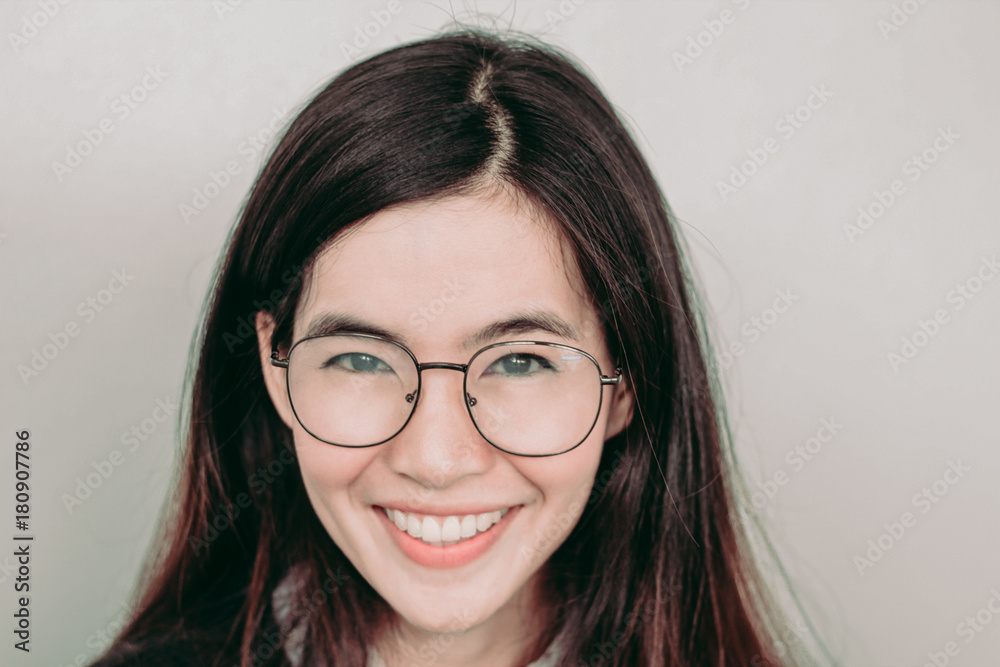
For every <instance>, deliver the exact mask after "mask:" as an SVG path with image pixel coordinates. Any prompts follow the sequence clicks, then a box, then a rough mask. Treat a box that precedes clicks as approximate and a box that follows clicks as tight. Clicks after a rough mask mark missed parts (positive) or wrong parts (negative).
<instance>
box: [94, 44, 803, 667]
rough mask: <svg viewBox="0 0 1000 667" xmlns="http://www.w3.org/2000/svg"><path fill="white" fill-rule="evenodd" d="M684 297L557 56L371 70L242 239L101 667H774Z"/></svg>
mask: <svg viewBox="0 0 1000 667" xmlns="http://www.w3.org/2000/svg"><path fill="white" fill-rule="evenodd" d="M692 300H693V290H692V287H691V285H690V281H689V278H688V275H687V272H686V269H685V266H684V263H683V261H682V256H681V254H680V249H679V247H678V241H677V239H676V237H675V232H674V230H673V228H672V224H671V217H670V215H669V212H668V208H667V205H666V203H665V201H664V199H663V197H662V195H661V193H660V191H659V189H658V187H657V185H656V183H655V181H654V179H653V177H652V175H651V174H650V170H649V168H648V167H647V165H646V163H645V162H644V160H643V158H642V156H641V155H640V153H639V151H638V149H637V148H636V146H635V144H634V143H633V141H632V140H631V138H630V137H629V135H628V133H627V132H626V130H625V129H624V128H623V126H622V124H621V123H620V122H619V120H618V119H617V117H616V115H615V113H614V111H613V110H612V107H611V105H610V104H609V102H608V101H607V100H606V99H605V97H604V96H603V95H602V94H601V93H600V92H599V90H598V89H597V88H596V87H595V86H594V84H593V83H592V82H591V81H590V80H589V79H588V78H587V77H586V76H585V75H584V74H583V73H581V71H580V70H579V69H577V67H575V66H574V65H572V64H571V62H570V61H569V60H568V59H567V58H566V57H565V56H562V55H560V54H558V53H557V52H555V51H554V50H553V49H551V48H549V47H545V46H543V45H538V44H533V43H531V42H530V41H528V40H521V41H515V40H513V39H503V40H501V39H499V38H497V37H495V36H491V35H488V34H485V33H482V32H478V31H460V32H454V33H449V34H446V35H442V36H440V37H437V38H434V39H429V40H426V41H422V42H419V43H414V44H409V45H404V46H401V47H398V48H395V49H392V50H390V51H387V52H384V53H381V54H379V55H376V56H374V57H372V58H370V59H369V60H367V61H364V62H361V63H359V64H356V65H354V66H353V67H351V68H350V69H348V70H347V71H345V72H344V73H342V74H341V75H339V76H338V77H337V78H336V79H334V80H333V81H332V82H331V83H330V84H329V85H328V86H327V87H326V88H325V89H324V90H323V91H322V92H320V93H319V94H318V95H317V96H316V97H315V98H314V99H313V100H312V101H311V102H310V103H309V104H308V105H307V106H306V107H305V108H304V109H303V110H302V111H301V113H299V115H298V116H297V118H296V119H295V120H294V121H293V122H292V123H291V125H290V126H289V128H288V129H287V132H286V133H285V135H284V136H283V137H282V138H281V140H280V141H279V143H278V145H277V147H276V148H275V150H274V153H273V155H272V156H271V157H270V159H269V161H268V163H267V164H266V166H265V167H264V169H263V171H262V173H261V174H260V176H259V178H258V180H257V183H256V184H255V186H254V188H253V191H252V193H251V196H250V198H249V200H248V202H247V204H246V206H245V209H244V211H243V213H242V217H241V219H240V221H239V223H238V225H237V226H236V228H235V229H234V231H233V234H232V237H231V238H230V240H229V245H228V250H227V254H226V257H225V260H224V263H223V264H222V266H221V269H220V272H219V274H218V276H217V282H216V287H215V291H214V296H213V298H212V302H211V307H210V310H209V312H208V314H207V318H206V321H205V323H204V327H203V331H202V335H201V346H200V357H199V361H198V365H197V368H196V373H195V376H194V381H193V392H192V396H191V413H190V427H189V433H188V436H187V448H186V449H185V452H184V459H183V478H182V480H181V481H180V484H179V485H178V487H177V489H178V491H177V497H176V500H175V503H174V512H173V514H172V516H171V519H170V521H169V522H167V523H166V524H165V527H164V533H163V535H162V536H161V538H160V542H159V544H160V545H161V546H162V549H161V550H160V552H159V553H158V557H157V558H156V559H154V560H152V561H151V562H150V563H149V565H148V568H149V569H148V572H149V575H148V578H147V579H146V581H148V583H147V585H146V588H145V590H144V591H143V593H142V596H141V600H140V601H139V605H138V609H139V612H138V613H137V615H136V617H135V618H134V619H133V620H132V621H131V623H130V625H129V626H128V627H127V628H126V629H125V630H124V631H123V633H122V635H121V636H120V637H119V639H118V641H117V643H116V645H115V646H114V647H112V648H111V649H110V650H109V652H108V654H107V655H106V656H105V657H104V658H103V659H102V660H100V661H99V662H98V663H96V664H98V665H101V666H102V667H109V666H111V665H123V664H143V665H150V664H206V665H208V664H212V665H222V664H226V665H236V664H238V665H240V666H241V667H246V666H248V665H279V664H292V665H323V664H330V665H357V666H361V667H363V666H364V665H383V664H384V665H388V666H390V667H394V666H396V665H410V664H420V665H425V664H426V665H430V664H434V665H439V666H445V665H466V664H470V665H471V664H476V665H527V664H533V665H536V666H539V667H540V666H543V665H562V666H568V665H580V664H586V665H767V664H783V661H786V660H787V659H788V658H787V655H784V656H783V654H785V653H786V652H785V650H784V645H783V644H781V642H780V640H778V639H777V637H778V632H779V629H778V627H777V624H776V623H775V622H774V621H773V615H772V614H771V612H770V609H771V607H770V605H769V604H768V601H767V599H766V597H767V596H766V595H765V593H764V591H763V589H762V587H761V586H760V584H759V583H758V580H757V575H756V574H755V571H754V569H753V564H752V561H751V560H750V554H749V552H748V550H747V548H746V546H745V543H744V540H743V536H742V533H741V530H740V526H739V524H738V523H737V521H736V519H735V516H736V505H735V500H734V491H733V487H732V486H731V484H732V482H731V481H730V479H729V478H728V475H729V471H728V469H727V463H726V461H727V449H726V439H725V429H724V428H723V427H722V426H721V421H720V417H719V406H718V405H717V403H716V399H715V398H714V397H713V392H712V383H711V379H710V375H709V371H708V368H707V359H708V358H709V357H708V356H707V352H706V347H705V345H704V340H703V339H702V336H703V331H702V329H701V328H700V326H699V316H698V314H697V311H696V309H695V308H694V305H693V303H692ZM450 371H454V372H450Z"/></svg>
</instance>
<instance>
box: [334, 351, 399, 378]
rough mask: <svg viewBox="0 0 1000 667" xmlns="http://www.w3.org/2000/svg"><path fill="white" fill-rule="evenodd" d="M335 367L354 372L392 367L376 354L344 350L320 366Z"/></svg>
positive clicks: (378, 370)
mask: <svg viewBox="0 0 1000 667" xmlns="http://www.w3.org/2000/svg"><path fill="white" fill-rule="evenodd" d="M331 367H335V368H338V369H341V370H345V371H351V372H354V373H385V372H389V373H391V372H392V367H391V366H389V365H388V364H387V363H385V362H384V361H382V360H381V359H379V358H378V357H376V356H373V355H371V354H365V353H364V352H346V353H344V354H338V355H337V356H335V357H332V358H331V359H328V360H327V361H326V363H324V364H323V365H322V366H321V368H331Z"/></svg>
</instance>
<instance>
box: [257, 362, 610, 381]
mask: <svg viewBox="0 0 1000 667" xmlns="http://www.w3.org/2000/svg"><path fill="white" fill-rule="evenodd" d="M271 363H274V358H273V357H272V359H271ZM286 365H287V362H286ZM621 381H622V369H621V366H619V367H618V368H616V369H615V376H614V377H611V378H609V377H607V376H606V375H602V376H601V384H602V385H605V384H620V383H621Z"/></svg>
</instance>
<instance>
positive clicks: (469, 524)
mask: <svg viewBox="0 0 1000 667" xmlns="http://www.w3.org/2000/svg"><path fill="white" fill-rule="evenodd" d="M475 534H476V515H475V514H466V515H465V518H464V519H462V533H461V535H462V537H472V536H473V535H475Z"/></svg>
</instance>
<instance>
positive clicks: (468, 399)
mask: <svg viewBox="0 0 1000 667" xmlns="http://www.w3.org/2000/svg"><path fill="white" fill-rule="evenodd" d="M331 336H345V337H347V336H350V337H352V338H371V339H374V340H379V341H383V342H386V343H391V344H392V345H395V346H396V347H398V348H399V349H401V350H403V351H404V352H406V355H407V356H408V357H409V358H410V359H411V360H412V361H413V366H414V367H415V368H416V369H417V388H416V390H414V391H413V392H412V393H410V394H407V395H406V401H407V402H408V403H412V404H413V407H412V408H411V409H410V414H409V415H408V416H407V417H406V421H405V422H403V425H402V426H400V427H399V429H398V430H397V431H396V432H395V433H393V434H392V435H390V436H389V437H388V438H386V439H385V440H380V441H378V442H373V443H372V444H370V445H342V444H340V443H337V442H330V441H329V440H324V439H323V438H321V437H319V436H318V435H316V434H315V433H313V432H312V431H310V430H309V427H308V426H306V425H305V424H303V423H302V419H301V418H299V413H298V412H297V411H296V410H295V401H293V400H292V389H291V387H290V386H289V379H288V373H287V370H288V364H289V362H290V361H291V358H292V353H293V352H295V348H296V347H298V346H299V345H300V344H302V343H304V342H306V341H308V340H313V339H314V338H327V337H331ZM504 345H506V346H512V345H545V346H547V347H558V348H560V349H563V350H569V351H570V352H575V353H579V354H582V355H583V356H584V357H586V358H587V359H590V361H591V362H593V364H594V366H595V367H596V368H597V374H598V376H599V377H600V379H601V384H600V387H601V390H602V391H601V393H600V394H599V396H598V401H597V411H596V412H595V414H594V421H592V422H591V424H590V428H588V429H587V433H586V435H584V436H583V438H582V439H581V440H580V442H578V443H576V444H575V445H573V446H572V447H569V448H568V449H564V450H562V451H559V452H553V453H551V454H521V453H519V452H512V451H510V450H507V449H504V448H503V447H501V446H500V445H498V444H496V443H495V442H493V441H492V440H490V439H489V438H487V437H486V434H485V433H483V431H482V429H481V428H479V424H478V423H476V418H475V417H474V416H473V414H472V407H473V406H474V405H475V404H476V399H475V398H474V397H473V396H471V395H470V394H469V391H468V383H469V373H468V370H469V367H470V366H471V365H472V362H474V361H475V360H476V357H478V356H479V355H481V354H482V353H484V352H486V351H487V350H492V349H493V348H495V347H501V346H504ZM271 365H272V366H277V367H279V368H284V369H285V371H286V373H285V390H286V392H287V393H288V403H289V405H291V406H292V412H293V413H294V414H295V419H296V420H298V422H299V424H300V425H301V426H302V428H303V429H304V430H305V432H306V433H308V434H309V435H311V436H312V437H314V438H316V439H317V440H319V441H320V442H325V443H327V444H328V445H335V446H337V447H349V448H351V449H363V448H365V447H375V446H376V445H381V444H382V443H384V442H388V441H389V440H392V439H393V438H395V437H396V436H397V435H399V434H400V433H401V432H402V431H403V429H404V428H406V425H407V424H409V423H410V419H412V418H413V413H414V412H416V411H417V401H418V400H419V399H420V387H421V378H422V375H421V374H422V372H423V371H425V370H429V369H435V368H441V369H446V370H452V371H460V372H461V373H462V375H463V376H464V377H463V379H462V395H463V396H465V400H464V401H463V403H465V409H466V411H467V412H468V413H469V418H470V419H472V423H473V425H474V426H475V427H476V430H477V431H479V435H481V436H483V439H484V440H486V442H488V443H490V444H491V445H493V446H494V447H496V448H497V449H499V450H500V451H502V452H505V453H507V454H513V455H514V456H524V457H529V458H542V457H547V456H558V455H559V454H565V453H566V452H569V451H572V450H574V449H576V448H577V447H579V446H580V445H582V444H583V442H584V440H586V439H587V438H589V437H590V433H591V432H592V431H593V430H594V426H595V425H596V424H597V420H598V418H599V417H600V416H601V406H602V405H603V404H604V391H603V389H604V385H609V384H610V385H616V384H619V383H621V381H622V369H621V367H620V366H619V367H617V368H615V375H614V377H608V376H606V375H604V372H603V371H602V370H601V364H599V363H598V361H597V359H594V357H592V356H591V355H589V354H587V353H586V352H584V351H583V350H581V349H578V348H575V347H572V346H570V345H563V344H561V343H548V342H543V341H530V340H517V341H505V342H500V343H493V344H492V345H487V346H486V347H484V348H482V349H481V350H479V351H478V352H476V353H475V354H473V355H472V357H471V358H470V359H469V362H468V363H466V364H452V363H448V362H444V361H431V362H428V363H425V364H422V363H420V362H418V361H417V358H416V356H414V354H413V353H412V352H410V350H409V349H408V348H407V347H406V346H405V345H402V344H400V343H397V342H396V341H394V340H391V339H389V338H383V337H382V336H375V335H372V334H362V333H333V334H317V335H315V336H306V337H305V338H302V339H300V340H298V341H296V342H295V343H294V344H293V345H292V347H291V348H289V350H288V356H287V357H285V358H284V359H281V358H279V353H278V349H277V348H272V349H271Z"/></svg>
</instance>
